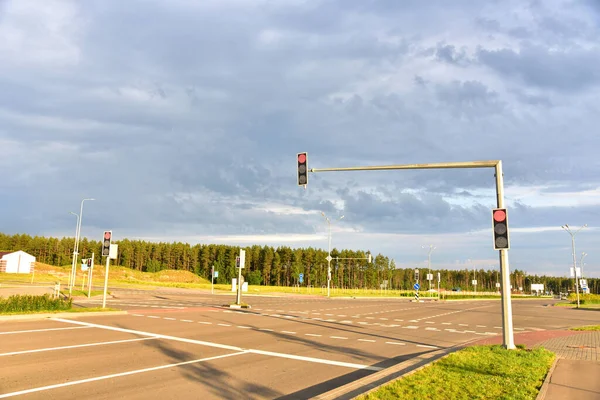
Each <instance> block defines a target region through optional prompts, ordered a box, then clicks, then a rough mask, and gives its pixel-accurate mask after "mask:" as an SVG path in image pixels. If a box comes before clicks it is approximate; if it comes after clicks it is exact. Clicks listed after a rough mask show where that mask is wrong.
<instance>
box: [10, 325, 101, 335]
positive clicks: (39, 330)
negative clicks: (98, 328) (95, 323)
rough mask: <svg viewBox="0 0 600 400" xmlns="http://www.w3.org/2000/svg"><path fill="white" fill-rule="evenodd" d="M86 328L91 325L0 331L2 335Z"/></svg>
mask: <svg viewBox="0 0 600 400" xmlns="http://www.w3.org/2000/svg"><path fill="white" fill-rule="evenodd" d="M85 328H91V326H69V327H67V328H47V329H30V330H27V331H10V332H0V335H12V334H17V333H33V332H48V331H66V330H68V329H85Z"/></svg>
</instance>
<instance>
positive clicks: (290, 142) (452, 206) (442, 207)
mask: <svg viewBox="0 0 600 400" xmlns="http://www.w3.org/2000/svg"><path fill="white" fill-rule="evenodd" d="M32 4H33V3H31V2H21V1H14V0H13V1H5V2H2V3H1V5H0V7H1V8H0V35H1V36H2V37H3V38H5V39H6V40H4V41H3V42H2V43H0V59H2V62H1V63H0V152H1V156H0V167H1V168H2V171H3V179H2V180H0V193H2V194H4V195H3V196H2V197H1V199H0V226H1V227H2V230H3V231H6V232H8V233H13V232H28V233H31V234H42V233H43V234H56V235H63V234H66V235H71V234H72V233H71V231H72V224H73V221H72V218H71V217H72V216H70V215H69V214H68V212H69V211H73V210H75V211H76V209H77V207H78V206H79V201H80V199H81V198H84V197H95V198H96V199H97V200H96V201H95V202H91V203H90V204H87V203H86V212H85V217H84V221H83V222H84V226H83V233H84V235H90V236H94V235H96V236H97V235H98V232H101V231H102V230H104V229H108V228H110V229H113V230H114V231H115V232H119V235H121V234H122V235H125V234H127V235H129V236H131V237H148V238H161V240H169V238H173V239H174V238H188V239H189V240H190V241H202V242H204V241H206V242H210V241H223V242H225V241H226V242H227V243H249V242H250V241H252V240H256V241H259V242H261V243H269V244H274V245H276V244H277V241H278V238H280V239H279V240H280V242H281V243H286V244H293V243H296V244H297V245H299V246H304V245H307V244H309V243H311V242H310V237H311V235H314V236H315V240H314V242H312V245H315V246H324V244H323V243H322V242H323V240H322V239H323V235H324V234H325V233H324V232H325V231H324V229H325V222H324V220H323V218H322V216H321V215H320V212H321V211H324V212H326V213H327V214H328V215H345V216H346V217H345V218H344V220H343V221H341V222H340V223H339V225H336V226H338V228H339V232H338V231H336V238H338V239H340V240H339V242H338V241H337V239H336V243H337V244H336V246H337V245H339V246H342V245H344V246H348V247H353V248H357V249H358V248H364V247H368V248H370V249H372V250H373V251H376V252H377V251H382V252H385V253H386V255H389V256H390V257H392V258H395V260H396V262H397V263H398V264H403V263H404V264H409V263H412V262H416V261H417V260H421V259H422V254H420V246H421V245H422V244H423V243H421V242H422V241H423V240H426V241H429V239H431V240H433V241H437V242H438V243H439V244H440V246H441V247H440V248H442V247H444V243H445V244H446V249H447V250H445V251H444V252H440V253H439V257H440V259H439V260H438V261H439V262H440V263H443V264H444V265H453V263H454V260H466V259H468V258H471V259H477V260H482V263H484V262H487V261H485V260H494V259H496V254H495V253H492V252H491V250H490V248H491V245H490V240H491V239H490V237H489V235H490V232H489V231H488V230H487V229H488V228H489V225H490V209H491V208H493V207H495V204H496V199H495V180H494V171H493V169H480V170H472V169H471V170H469V169H462V170H411V171H362V172H327V173H314V174H311V175H310V176H309V185H308V187H307V189H306V190H304V189H303V188H301V187H298V186H297V184H296V176H295V174H296V171H295V165H294V161H293V159H294V157H295V154H296V153H297V152H300V151H307V152H308V153H309V167H310V168H325V167H350V166H363V165H392V164H409V163H428V162H448V161H471V160H502V161H503V167H504V181H505V185H506V187H505V197H506V202H507V206H508V207H510V208H509V215H510V221H511V226H514V227H515V229H518V230H517V231H515V234H514V236H513V240H514V241H513V246H514V256H511V259H512V260H514V263H515V265H524V266H527V267H528V268H531V269H532V270H535V268H538V266H537V263H538V261H539V262H540V265H539V268H540V270H542V268H543V270H544V271H550V270H555V271H563V270H564V262H563V261H564V260H562V259H561V257H562V256H563V255H564V254H563V253H565V252H566V253H567V254H566V256H567V261H566V262H568V255H569V254H568V253H569V251H570V250H569V249H568V243H567V246H566V247H565V246H563V245H562V244H564V243H563V242H564V241H565V240H564V239H565V238H564V237H561V236H557V237H554V236H553V238H552V239H551V240H550V239H548V240H547V241H545V239H544V240H543V238H541V236H542V233H543V232H545V231H544V229H546V227H550V226H560V225H562V224H564V223H573V224H575V223H581V224H583V223H588V225H590V227H597V226H598V225H599V224H600V218H599V217H598V213H597V212H596V211H595V207H597V191H598V187H600V182H599V180H598V176H600V175H599V172H600V161H598V158H597V155H596V151H595V148H597V147H598V145H599V144H600V143H599V140H600V139H598V137H597V136H598V135H597V134H596V131H597V129H596V128H597V116H598V112H599V111H600V110H599V108H600V106H599V105H598V102H597V101H596V99H597V97H598V94H599V92H600V88H599V87H598V82H599V79H598V78H599V76H598V73H597V72H596V70H597V68H595V65H596V64H598V58H599V55H600V52H599V50H598V46H597V44H596V38H597V37H598V34H599V33H600V32H599V31H600V29H599V26H598V24H597V15H598V14H592V13H590V7H595V4H591V3H590V4H584V3H582V4H573V3H572V2H570V1H567V0H564V1H562V0H555V1H552V2H525V3H524V2H521V1H517V0H510V1H506V2H502V3H498V2H494V1H484V2H478V3H477V4H476V5H473V2H471V1H455V2H452V4H451V5H448V4H447V2H442V1H441V0H436V1H430V2H420V1H412V0H411V1H405V2H397V1H390V0H378V1H370V2H365V1H358V0H344V1H341V0H335V1H324V0H323V1H320V0H319V1H311V2H306V1H300V0H298V1H296V0H294V1H286V2H272V1H266V0H265V1H262V0H261V1H244V0H226V1H203V2H188V1H183V0H177V1H172V2H169V3H168V4H165V3H162V2H156V1H154V2H147V1H144V2H142V1H129V2H127V3H122V2H118V1H116V0H109V1H102V2H99V1H98V2H92V1H90V2H85V3H81V2H68V1H64V2H62V1H61V2H53V1H47V2H44V3H43V4H37V3H36V4H35V5H32ZM336 229H337V228H336ZM586 234H587V235H588V236H589V238H590V240H589V242H585V241H584V240H583V239H582V244H583V243H587V244H586V245H588V246H592V243H593V240H594V239H593V238H596V239H597V238H598V237H599V236H598V232H597V231H596V230H592V229H590V230H589V231H588V232H587V233H586ZM563 236H564V235H563ZM586 240H587V239H586ZM398 241H403V244H402V245H401V246H399V245H398ZM325 244H326V243H325ZM558 244H560V246H559V245H558ZM378 249H380V250H378ZM511 251H513V250H511ZM511 254H512V253H511ZM559 259H560V260H561V261H560V262H558V261H556V260H559ZM587 261H588V265H589V266H590V269H591V270H593V269H594V265H597V264H594V262H595V261H594V259H593V256H592V255H591V253H590V257H589V259H588V260H587ZM419 262H420V261H419Z"/></svg>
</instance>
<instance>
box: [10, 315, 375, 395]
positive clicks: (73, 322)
mask: <svg viewBox="0 0 600 400" xmlns="http://www.w3.org/2000/svg"><path fill="white" fill-rule="evenodd" d="M52 320H53V321H60V322H66V323H68V324H76V325H83V326H90V327H94V328H101V329H106V330H112V331H117V332H126V333H133V334H135V335H140V336H150V337H155V338H160V339H168V340H174V341H178V342H184V343H192V344H199V345H203V346H208V347H216V348H219V349H226V350H234V351H238V352H244V351H245V352H247V353H252V354H262V355H267V356H273V357H280V358H288V359H291V360H300V361H309V362H315V363H320V364H328V365H337V366H340V367H348V368H356V369H366V370H369V371H381V370H382V369H383V368H380V367H371V366H369V365H363V364H352V363H345V362H341V361H332V360H325V359H321V358H312V357H302V356H296V355H293V354H285V353H275V352H271V351H263V350H256V349H242V348H241V347H237V346H229V345H226V344H220V343H213V342H205V341H202V340H194V339H187V338H182V337H177V336H169V335H161V334H158V333H150V332H143V331H136V330H134V329H125V328H117V327H115V326H110V325H100V324H93V323H90V322H83V321H77V320H69V319H62V318H52ZM261 330H267V329H261ZM269 330H270V331H272V329H269ZM0 398H1V397H0Z"/></svg>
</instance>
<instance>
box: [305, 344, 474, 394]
mask: <svg viewBox="0 0 600 400" xmlns="http://www.w3.org/2000/svg"><path fill="white" fill-rule="evenodd" d="M469 346H471V342H467V343H462V344H459V345H456V346H453V347H448V348H446V349H442V350H436V351H433V352H430V353H425V354H421V355H419V356H417V357H414V358H411V359H410V360H406V361H404V362H401V363H400V364H396V365H393V366H391V367H389V368H386V369H384V370H381V371H379V372H375V373H374V374H370V375H367V376H365V377H364V378H361V379H358V380H356V381H354V382H350V383H347V384H346V385H344V386H340V387H338V388H335V389H332V390H330V391H328V392H325V393H322V394H320V395H318V396H316V397H314V399H316V400H334V399H335V400H351V399H354V398H355V397H357V396H360V395H366V394H369V393H371V392H373V391H375V390H377V389H379V388H380V387H381V386H384V385H387V384H389V383H390V382H391V381H393V380H396V379H400V378H403V377H405V376H408V375H411V374H414V373H415V372H418V371H420V370H422V369H423V368H425V367H427V366H429V365H430V364H432V363H433V362H435V361H438V360H441V359H443V358H444V357H447V356H449V355H450V354H451V353H454V352H455V351H458V350H462V349H464V348H466V347H469Z"/></svg>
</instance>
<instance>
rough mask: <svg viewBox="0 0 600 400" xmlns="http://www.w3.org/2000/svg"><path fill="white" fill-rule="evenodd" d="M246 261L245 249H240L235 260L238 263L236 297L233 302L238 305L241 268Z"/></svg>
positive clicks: (240, 299)
mask: <svg viewBox="0 0 600 400" xmlns="http://www.w3.org/2000/svg"><path fill="white" fill-rule="evenodd" d="M245 262H246V250H244V249H240V256H239V257H238V258H237V260H236V264H238V263H239V264H238V281H237V299H236V302H235V304H237V305H238V306H241V305H242V268H244V263H245Z"/></svg>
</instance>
